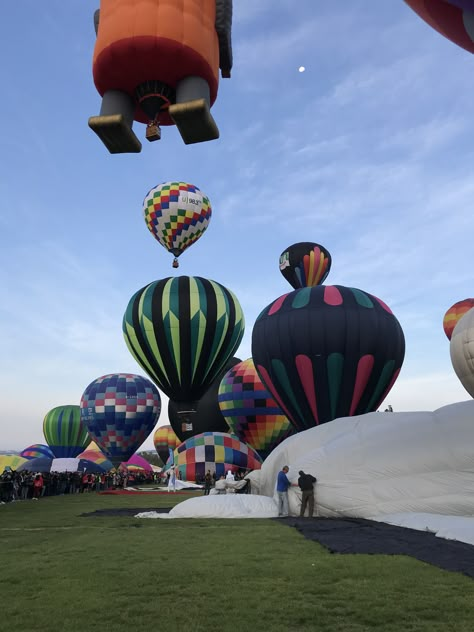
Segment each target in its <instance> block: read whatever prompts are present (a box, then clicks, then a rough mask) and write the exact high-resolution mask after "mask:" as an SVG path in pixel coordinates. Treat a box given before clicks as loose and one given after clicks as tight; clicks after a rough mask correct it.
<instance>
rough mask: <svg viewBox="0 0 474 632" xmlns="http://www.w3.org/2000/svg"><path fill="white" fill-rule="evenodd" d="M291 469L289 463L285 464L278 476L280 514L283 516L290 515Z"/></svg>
mask: <svg viewBox="0 0 474 632" xmlns="http://www.w3.org/2000/svg"><path fill="white" fill-rule="evenodd" d="M289 470H290V468H289V467H288V465H284V466H283V467H282V469H281V470H280V472H278V478H277V494H278V515H279V516H280V517H282V518H286V517H287V516H288V488H289V487H290V485H291V483H290V481H289V479H288V476H287V474H288V472H289Z"/></svg>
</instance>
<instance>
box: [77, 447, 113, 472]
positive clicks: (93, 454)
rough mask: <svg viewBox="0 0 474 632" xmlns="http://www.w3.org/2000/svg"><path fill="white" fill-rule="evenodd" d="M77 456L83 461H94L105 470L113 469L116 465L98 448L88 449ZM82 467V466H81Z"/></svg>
mask: <svg viewBox="0 0 474 632" xmlns="http://www.w3.org/2000/svg"><path fill="white" fill-rule="evenodd" d="M77 458H78V459H80V460H81V461H87V462H88V463H94V464H95V465H97V467H99V468H100V469H101V470H102V471H103V472H107V471H108V470H111V469H112V468H113V467H114V466H113V464H112V462H111V461H109V459H108V458H107V457H106V456H105V455H104V454H103V453H102V452H101V450H99V448H97V450H91V449H89V448H88V449H87V450H85V451H84V452H81V454H78V455H77ZM79 469H80V468H79Z"/></svg>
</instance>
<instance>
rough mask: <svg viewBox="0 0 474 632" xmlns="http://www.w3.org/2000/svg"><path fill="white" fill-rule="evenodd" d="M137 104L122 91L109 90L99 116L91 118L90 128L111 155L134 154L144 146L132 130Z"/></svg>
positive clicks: (103, 100) (104, 97) (103, 98)
mask: <svg viewBox="0 0 474 632" xmlns="http://www.w3.org/2000/svg"><path fill="white" fill-rule="evenodd" d="M134 110H135V103H134V101H133V99H132V98H131V97H130V96H129V95H128V94H126V93H125V92H121V91H120V90H108V91H107V92H105V93H104V96H103V97H102V107H101V108H100V114H99V116H91V117H90V119H89V127H90V128H91V129H92V130H93V131H94V132H95V133H96V134H97V136H98V137H99V138H100V140H101V141H102V142H103V143H104V145H105V146H106V147H107V149H108V150H109V152H110V153H111V154H133V153H139V152H140V151H141V150H142V144H141V143H140V141H139V140H138V138H137V137H136V135H135V133H134V132H133V130H132V124H133V114H134Z"/></svg>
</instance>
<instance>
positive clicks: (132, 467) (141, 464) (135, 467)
mask: <svg viewBox="0 0 474 632" xmlns="http://www.w3.org/2000/svg"><path fill="white" fill-rule="evenodd" d="M120 469H121V470H129V471H130V472H132V471H136V472H153V468H152V467H151V465H150V463H148V461H147V460H146V459H144V458H143V457H142V456H140V455H139V454H134V455H133V456H131V457H130V458H129V459H128V461H124V462H123V463H121V464H120Z"/></svg>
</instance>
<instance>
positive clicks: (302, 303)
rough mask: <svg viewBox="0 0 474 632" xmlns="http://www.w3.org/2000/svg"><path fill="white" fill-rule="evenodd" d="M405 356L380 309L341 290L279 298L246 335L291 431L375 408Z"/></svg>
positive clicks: (394, 324)
mask: <svg viewBox="0 0 474 632" xmlns="http://www.w3.org/2000/svg"><path fill="white" fill-rule="evenodd" d="M404 355H405V339H404V335H403V331H402V328H401V326H400V324H399V322H398V320H397V319H396V318H395V316H394V315H393V313H392V312H391V310H390V309H389V308H388V307H387V305H385V304H384V303H383V302H382V301H381V300H380V299H378V298H377V297H375V296H372V295H370V294H367V293H366V292H363V291H362V290H358V289H355V288H348V287H343V286H341V285H335V286H324V285H318V286H316V287H313V288H302V289H300V290H295V291H294V292H291V293H290V294H286V295H284V296H281V297H280V298H278V299H277V300H276V301H274V302H273V303H271V304H270V305H269V306H268V307H266V308H265V309H264V310H263V312H262V313H261V314H260V316H259V317H258V319H257V321H256V323H255V326H254V328H253V333H252V357H253V360H254V363H255V367H256V369H257V372H258V374H259V376H260V378H261V380H262V382H263V383H264V385H265V386H266V387H267V389H268V390H269V391H270V393H271V394H272V396H273V397H274V398H275V400H276V401H277V403H278V404H279V406H280V408H281V409H282V410H283V412H284V413H285V414H286V415H287V417H288V418H289V419H290V421H291V422H292V423H293V425H294V426H295V428H296V429H297V430H305V429H307V428H310V427H311V426H314V425H319V424H322V423H326V422H328V421H331V420H332V419H336V418H337V417H347V416H352V415H360V414H362V413H365V412H370V411H374V410H376V409H377V408H378V407H379V405H380V403H381V402H382V401H383V400H384V399H385V397H386V395H387V393H388V392H389V391H390V389H391V388H392V386H393V384H394V382H395V380H396V378H397V376H398V374H399V372H400V369H401V366H402V363H403V359H404Z"/></svg>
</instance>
